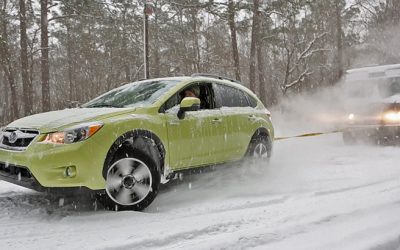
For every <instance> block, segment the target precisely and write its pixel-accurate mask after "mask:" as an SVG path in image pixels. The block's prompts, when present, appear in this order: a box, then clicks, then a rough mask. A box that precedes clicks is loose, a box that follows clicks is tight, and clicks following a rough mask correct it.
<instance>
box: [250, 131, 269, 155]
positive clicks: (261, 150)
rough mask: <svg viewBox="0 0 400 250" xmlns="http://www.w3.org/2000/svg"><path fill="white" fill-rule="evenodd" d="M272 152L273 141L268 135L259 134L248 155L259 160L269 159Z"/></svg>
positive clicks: (252, 142)
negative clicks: (271, 141)
mask: <svg viewBox="0 0 400 250" xmlns="http://www.w3.org/2000/svg"><path fill="white" fill-rule="evenodd" d="M271 154H272V147H271V143H270V141H269V140H268V137H267V136H264V135H258V136H256V137H254V138H253V139H252V140H251V142H250V146H249V149H248V152H247V156H248V157H250V158H252V159H257V160H268V159H269V158H270V157H271Z"/></svg>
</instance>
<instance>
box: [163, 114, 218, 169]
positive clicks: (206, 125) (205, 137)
mask: <svg viewBox="0 0 400 250" xmlns="http://www.w3.org/2000/svg"><path fill="white" fill-rule="evenodd" d="M165 118H166V124H167V129H168V138H169V140H168V141H169V147H168V148H169V154H170V167H171V168H172V169H184V168H188V167H193V166H201V165H208V164H212V163H216V162H218V161H219V157H218V154H216V152H217V151H218V147H219V146H221V140H222V139H223V137H222V136H221V133H219V131H220V130H221V124H222V118H221V111H220V110H199V111H192V112H186V115H185V118H184V119H182V120H180V119H178V117H177V115H176V114H174V113H166V114H165Z"/></svg>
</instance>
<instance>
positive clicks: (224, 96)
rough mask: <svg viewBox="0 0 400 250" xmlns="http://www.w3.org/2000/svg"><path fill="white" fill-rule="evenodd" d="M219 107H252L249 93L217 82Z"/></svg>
mask: <svg viewBox="0 0 400 250" xmlns="http://www.w3.org/2000/svg"><path fill="white" fill-rule="evenodd" d="M215 89H216V91H217V93H218V98H217V100H218V106H219V107H251V106H253V105H250V103H249V100H248V97H247V94H246V93H244V92H243V91H241V90H239V89H237V88H234V87H230V86H226V85H221V84H215Z"/></svg>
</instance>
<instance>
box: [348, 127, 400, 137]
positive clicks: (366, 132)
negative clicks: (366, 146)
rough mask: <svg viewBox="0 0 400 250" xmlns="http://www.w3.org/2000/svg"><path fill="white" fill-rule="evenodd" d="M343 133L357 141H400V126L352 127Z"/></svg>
mask: <svg viewBox="0 0 400 250" xmlns="http://www.w3.org/2000/svg"><path fill="white" fill-rule="evenodd" d="M343 132H344V133H345V134H347V135H348V136H352V137H353V138H356V139H363V138H370V139H376V140H381V139H386V140H400V124H393V125H382V124H379V125H350V126H349V127H347V128H346V129H344V131H343Z"/></svg>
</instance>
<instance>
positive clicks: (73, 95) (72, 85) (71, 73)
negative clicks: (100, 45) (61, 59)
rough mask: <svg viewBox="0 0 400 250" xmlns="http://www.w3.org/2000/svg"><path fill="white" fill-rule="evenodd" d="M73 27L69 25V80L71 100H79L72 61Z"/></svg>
mask: <svg viewBox="0 0 400 250" xmlns="http://www.w3.org/2000/svg"><path fill="white" fill-rule="evenodd" d="M70 29H71V28H70V27H69V24H68V25H67V60H68V82H69V101H70V102H72V101H77V100H78V99H77V95H76V87H75V79H74V67H73V62H72V60H73V59H72V58H73V55H72V51H73V48H72V46H73V45H72V44H73V43H72V41H71V30H70Z"/></svg>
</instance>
